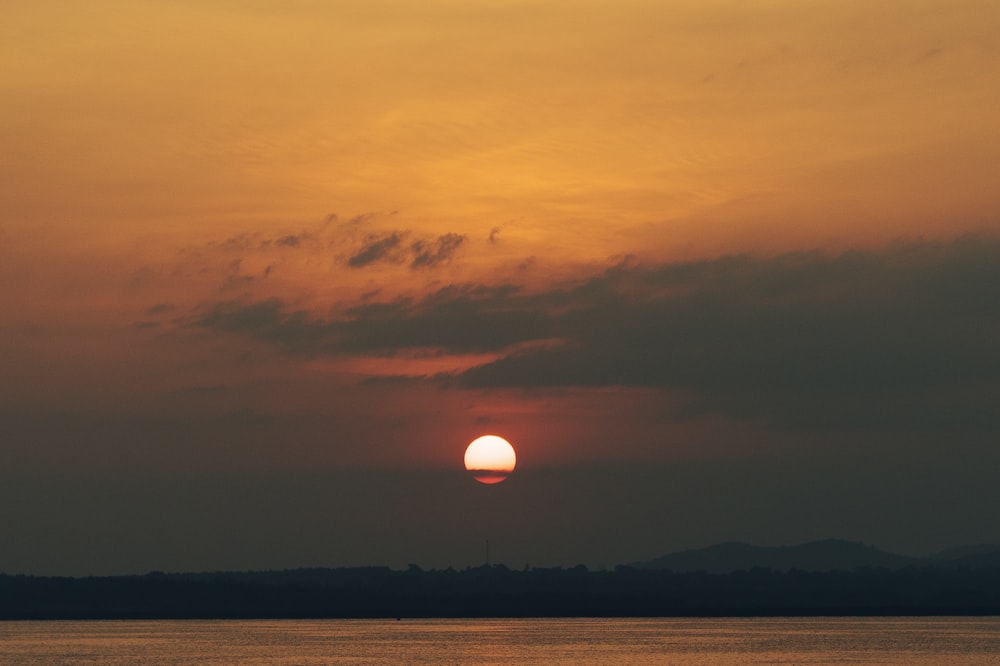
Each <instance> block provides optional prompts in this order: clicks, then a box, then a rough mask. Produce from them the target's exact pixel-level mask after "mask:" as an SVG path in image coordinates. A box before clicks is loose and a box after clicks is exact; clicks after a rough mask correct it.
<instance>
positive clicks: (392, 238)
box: [347, 231, 404, 268]
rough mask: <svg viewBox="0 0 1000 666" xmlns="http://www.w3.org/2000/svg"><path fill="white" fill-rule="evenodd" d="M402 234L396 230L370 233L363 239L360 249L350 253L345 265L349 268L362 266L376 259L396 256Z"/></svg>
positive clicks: (380, 259)
mask: <svg viewBox="0 0 1000 666" xmlns="http://www.w3.org/2000/svg"><path fill="white" fill-rule="evenodd" d="M403 236H404V234H403V233H401V232H398V231H394V232H392V233H386V234H372V235H370V236H368V237H367V238H366V239H365V244H364V245H363V246H362V248H361V250H359V251H358V252H356V253H355V254H353V255H351V257H350V258H349V259H348V260H347V265H348V266H350V267H351V268H362V267H364V266H368V265H370V264H374V263H375V262H376V261H384V260H387V259H389V260H392V259H394V258H395V257H396V249H397V248H398V247H399V244H400V243H401V242H402V241H403Z"/></svg>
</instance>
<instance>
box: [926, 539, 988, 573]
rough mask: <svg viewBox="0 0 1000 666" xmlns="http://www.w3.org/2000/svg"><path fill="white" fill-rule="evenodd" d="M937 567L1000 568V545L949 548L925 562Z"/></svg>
mask: <svg viewBox="0 0 1000 666" xmlns="http://www.w3.org/2000/svg"><path fill="white" fill-rule="evenodd" d="M924 561H925V562H926V563H928V564H930V565H932V566H937V567H967V568H969V569H978V568H982V567H1000V544H995V543H983V544H977V545H975V546H960V547H958V548H949V549H948V550H943V551H941V552H940V553H938V554H936V555H932V556H930V557H928V558H925V560H924Z"/></svg>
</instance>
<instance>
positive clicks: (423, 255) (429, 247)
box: [410, 233, 465, 268]
mask: <svg viewBox="0 0 1000 666" xmlns="http://www.w3.org/2000/svg"><path fill="white" fill-rule="evenodd" d="M464 242H465V236H463V235H461V234H455V233H449V234H444V235H442V236H438V237H437V240H436V241H433V242H432V241H421V240H418V241H414V242H413V244H412V245H411V246H410V248H411V249H412V250H413V261H412V262H411V263H410V267H411V268H433V267H435V266H437V265H439V264H443V263H446V262H448V261H450V260H451V258H452V256H453V255H454V254H455V252H457V251H458V248H459V247H461V246H462V243H464Z"/></svg>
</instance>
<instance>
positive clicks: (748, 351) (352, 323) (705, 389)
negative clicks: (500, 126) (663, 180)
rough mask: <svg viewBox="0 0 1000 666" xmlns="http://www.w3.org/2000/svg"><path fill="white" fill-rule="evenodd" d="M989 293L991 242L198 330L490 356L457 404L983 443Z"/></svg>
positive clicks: (625, 277)
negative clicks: (510, 400)
mask: <svg viewBox="0 0 1000 666" xmlns="http://www.w3.org/2000/svg"><path fill="white" fill-rule="evenodd" d="M998 293H1000V241H998V240H996V239H992V238H985V237H965V238H961V239H959V240H957V241H954V242H951V243H931V242H911V243H905V244H899V245H895V246H892V247H889V248H885V249H883V250H880V251H852V252H847V253H843V254H840V255H836V256H831V255H827V254H824V253H820V252H800V253H790V254H785V255H781V256H777V257H771V258H756V257H751V256H725V257H719V258H716V259H711V260H703V261H695V262H681V263H665V264H660V265H640V264H634V263H629V262H624V263H621V264H618V265H616V266H612V267H610V268H608V269H607V270H605V271H603V272H601V273H599V274H596V275H594V276H592V277H591V278H589V279H587V280H585V281H582V282H580V283H578V284H575V285H570V286H565V287H560V288H553V289H550V290H548V291H544V292H541V293H535V292H525V291H524V290H522V289H521V288H519V287H518V286H517V285H513V284H505V285H497V286H487V285H469V284H467V285H451V286H448V287H445V288H442V289H440V290H438V291H436V292H434V293H433V294H430V295H429V296H427V297H425V298H423V299H419V300H413V299H397V300H392V301H378V302H374V301H372V302H365V303H361V304H359V305H356V306H354V307H352V308H349V309H346V310H345V311H343V312H342V313H340V315H338V316H335V317H329V318H326V319H323V318H315V317H313V316H311V315H309V314H308V313H305V312H300V311H294V310H291V311H290V310H288V309H287V308H286V306H285V305H284V304H283V303H281V302H278V301H268V302H264V303H229V304H224V305H219V306H215V307H214V309H210V310H209V311H208V312H206V313H205V314H203V316H202V317H201V318H200V319H199V320H198V322H197V325H198V326H201V327H204V328H209V329H215V330H225V331H231V332H240V333H242V334H245V335H249V336H251V337H255V338H258V339H261V340H265V341H269V342H273V343H276V344H280V345H282V346H283V347H285V348H286V349H287V350H289V351H292V352H295V353H306V354H317V353H325V354H354V353H365V354H372V353H375V354H382V355H391V354H393V353H395V352H397V351H401V350H405V349H408V348H418V347H419V348H435V349H439V350H440V351H441V352H442V353H454V354H461V353H467V352H495V353H501V354H503V356H502V357H501V358H499V359H498V360H496V361H494V362H491V363H487V364H485V365H481V366H478V367H474V368H471V369H469V370H467V371H465V372H463V373H461V374H459V375H456V376H452V377H451V378H450V380H451V381H452V382H455V383H457V384H458V385H461V386H466V387H471V388H529V387H573V386H586V387H599V386H633V387H652V388H662V389H669V390H672V391H682V392H685V393H686V394H687V395H690V396H692V400H691V404H690V407H689V410H690V412H691V413H692V414H694V413H702V412H722V413H726V414H728V415H730V416H733V417H737V418H742V419H751V420H758V421H763V422H767V423H773V424H778V425H781V426H782V427H788V428H845V427H846V428H877V427H882V426H886V425H887V424H892V427H899V426H901V425H903V424H909V425H908V426H907V427H912V428H925V429H984V428H985V429H988V428H996V427H1000V346H998V345H997V344H996V340H997V336H998V334H1000V301H998V300H997V298H996V294H998ZM539 341H554V343H552V344H544V345H542V344H537V343H538V342H539ZM530 343H536V344H530ZM512 349H517V350H518V351H511V350H512Z"/></svg>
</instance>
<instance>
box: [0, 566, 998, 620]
mask: <svg viewBox="0 0 1000 666" xmlns="http://www.w3.org/2000/svg"><path fill="white" fill-rule="evenodd" d="M993 614H1000V567H987V568H964V567H962V568H937V567H919V568H917V567H907V568H903V569H898V570H890V569H879V568H859V569H855V570H854V571H851V572H846V571H828V572H813V571H800V570H795V569H793V570H790V571H776V570H771V569H766V568H753V569H750V570H744V571H736V572H732V573H727V574H712V573H706V572H702V571H699V572H687V573H674V572H671V571H664V570H643V569H637V568H632V567H626V566H620V567H617V568H615V569H614V570H611V571H604V570H602V571H590V570H588V569H587V568H586V567H583V566H577V567H572V568H530V567H525V568H524V569H520V570H517V569H509V568H507V567H506V566H503V565H493V566H488V565H487V566H480V567H470V568H466V569H462V570H455V569H451V568H449V569H443V570H426V571H425V570H423V569H421V568H420V567H417V566H415V565H410V567H409V568H407V569H405V570H394V569H390V568H388V567H357V568H338V569H294V570H285V571H257V572H215V573H196V574H165V573H161V572H151V573H149V574H146V575H141V576H109V577H84V578H69V577H41V576H23V575H16V576H15V575H3V574H0V619H89V618H95V619H96V618H121V619H140V618H142V619H153V618H325V617H329V618H402V617H622V616H663V617H668V616H756V615H759V616H779V615H789V616H795V615H993Z"/></svg>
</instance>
